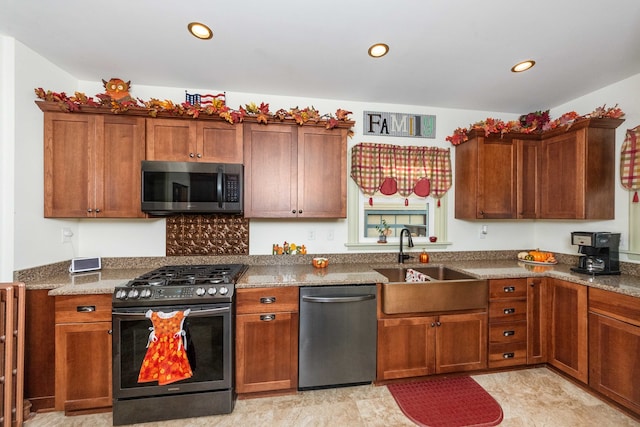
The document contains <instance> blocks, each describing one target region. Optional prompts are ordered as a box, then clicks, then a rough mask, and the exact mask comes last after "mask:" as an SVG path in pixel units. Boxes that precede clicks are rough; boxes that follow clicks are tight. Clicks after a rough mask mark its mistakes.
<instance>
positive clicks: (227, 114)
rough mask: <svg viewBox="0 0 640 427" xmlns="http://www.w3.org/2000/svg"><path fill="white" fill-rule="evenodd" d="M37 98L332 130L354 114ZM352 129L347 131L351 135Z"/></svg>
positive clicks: (71, 106)
mask: <svg viewBox="0 0 640 427" xmlns="http://www.w3.org/2000/svg"><path fill="white" fill-rule="evenodd" d="M34 91H35V94H36V97H37V98H38V99H42V100H44V101H47V102H55V103H57V104H58V105H59V107H60V109H61V110H62V111H65V112H76V111H79V110H80V107H81V106H87V107H101V106H107V107H109V108H110V109H111V112H112V113H114V114H119V113H124V112H127V111H129V110H130V109H137V110H146V111H148V113H149V115H150V116H151V117H157V115H158V113H161V112H162V113H170V114H172V115H177V116H191V117H192V118H194V119H197V118H198V117H199V116H200V115H202V114H204V115H207V116H215V115H217V116H219V117H220V118H222V119H224V120H226V121H228V122H229V123H232V124H234V123H241V122H242V121H244V119H245V117H254V118H255V119H256V120H257V122H258V123H263V124H267V123H268V122H270V121H274V120H279V121H284V120H285V119H293V120H294V121H295V122H296V123H297V124H299V125H303V124H305V123H308V122H312V123H318V122H321V121H325V122H326V124H325V127H326V128H327V129H333V128H335V127H337V126H338V124H339V123H340V122H347V121H349V114H353V113H352V112H351V111H347V110H343V109H340V108H339V109H338V110H336V113H335V115H333V114H320V112H319V111H318V110H316V109H315V108H314V107H307V108H304V109H300V108H298V107H297V106H296V107H293V108H290V109H289V110H285V109H282V108H281V109H279V110H278V111H276V112H275V113H272V112H271V111H270V110H269V104H265V103H264V102H262V103H260V105H257V104H255V103H253V102H252V103H250V104H245V106H244V107H242V106H240V107H239V108H238V109H237V110H233V109H231V108H229V107H228V106H227V105H226V103H225V102H224V100H222V99H214V100H213V102H212V103H211V104H207V105H200V104H191V103H189V102H183V103H180V104H176V103H174V102H173V101H170V100H164V101H162V100H159V99H155V98H151V99H150V100H148V101H145V100H142V99H139V98H138V99H131V100H126V101H122V102H120V101H116V100H113V99H112V98H111V97H110V96H109V95H107V94H98V95H96V96H95V98H97V99H94V98H93V97H88V96H86V95H85V94H84V93H82V92H75V94H74V95H73V96H67V94H66V93H64V92H52V91H50V90H48V91H45V90H44V89H42V88H36V89H34ZM352 134H353V131H351V130H350V131H349V135H350V136H351V135H352Z"/></svg>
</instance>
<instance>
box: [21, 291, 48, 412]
mask: <svg viewBox="0 0 640 427" xmlns="http://www.w3.org/2000/svg"><path fill="white" fill-rule="evenodd" d="M26 295H27V296H26V302H25V306H26V310H25V313H26V322H25V323H26V330H25V334H24V336H25V352H24V397H25V399H27V400H29V401H30V402H31V405H32V411H33V412H37V411H40V410H46V409H49V410H53V409H54V406H55V400H54V399H55V394H56V388H55V360H56V359H55V348H56V347H55V330H56V329H55V323H54V315H55V311H54V299H53V297H50V296H49V290H48V289H32V290H27V292H26Z"/></svg>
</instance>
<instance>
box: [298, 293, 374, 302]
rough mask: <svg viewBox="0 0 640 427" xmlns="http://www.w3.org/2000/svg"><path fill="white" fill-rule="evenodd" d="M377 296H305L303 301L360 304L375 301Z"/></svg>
mask: <svg viewBox="0 0 640 427" xmlns="http://www.w3.org/2000/svg"><path fill="white" fill-rule="evenodd" d="M375 297H376V295H375V294H364V295H352V296H333V297H332V296H326V297H312V296H303V297H302V301H305V302H320V303H334V302H360V301H369V300H372V299H375Z"/></svg>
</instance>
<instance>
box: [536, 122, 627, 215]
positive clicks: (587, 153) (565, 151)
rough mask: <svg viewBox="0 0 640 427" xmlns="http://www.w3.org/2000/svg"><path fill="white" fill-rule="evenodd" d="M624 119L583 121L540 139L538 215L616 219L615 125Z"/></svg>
mask: <svg viewBox="0 0 640 427" xmlns="http://www.w3.org/2000/svg"><path fill="white" fill-rule="evenodd" d="M622 121H623V120H620V119H592V120H586V121H584V122H578V123H576V124H575V125H574V126H573V127H571V128H570V130H569V131H567V132H564V131H563V132H560V133H555V134H553V135H550V136H549V137H546V138H544V139H543V140H542V145H541V151H540V162H541V171H540V172H541V173H540V216H541V217H542V218H554V219H614V206H615V199H614V194H615V179H616V176H615V163H616V162H615V129H616V128H617V127H618V126H619V125H620V124H621V123H622ZM583 123H584V124H583ZM574 128H575V129H574Z"/></svg>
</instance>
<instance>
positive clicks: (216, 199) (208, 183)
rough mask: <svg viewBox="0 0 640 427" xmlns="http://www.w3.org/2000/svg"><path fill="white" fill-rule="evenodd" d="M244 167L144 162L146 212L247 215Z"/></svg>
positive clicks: (143, 181) (143, 195) (155, 213)
mask: <svg viewBox="0 0 640 427" xmlns="http://www.w3.org/2000/svg"><path fill="white" fill-rule="evenodd" d="M243 178H244V169H243V166H242V165H241V164H229V163H201V162H161V161H149V160H145V161H143V162H142V211H143V212H148V213H149V214H152V215H170V214H173V213H233V214H238V213H242V212H243V206H244V205H243V198H244V195H243V181H244V179H243Z"/></svg>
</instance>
